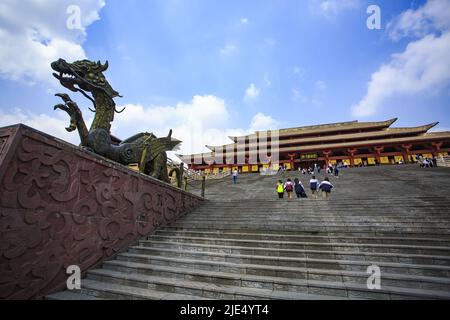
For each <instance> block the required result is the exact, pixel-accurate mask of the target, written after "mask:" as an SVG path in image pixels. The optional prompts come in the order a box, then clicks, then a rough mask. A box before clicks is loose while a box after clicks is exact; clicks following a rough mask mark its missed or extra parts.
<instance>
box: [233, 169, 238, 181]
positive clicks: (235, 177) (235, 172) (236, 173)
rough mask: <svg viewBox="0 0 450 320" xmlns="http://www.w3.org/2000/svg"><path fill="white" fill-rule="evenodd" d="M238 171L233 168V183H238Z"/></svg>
mask: <svg viewBox="0 0 450 320" xmlns="http://www.w3.org/2000/svg"><path fill="white" fill-rule="evenodd" d="M237 177H238V171H237V170H236V169H234V170H233V184H236V183H237Z"/></svg>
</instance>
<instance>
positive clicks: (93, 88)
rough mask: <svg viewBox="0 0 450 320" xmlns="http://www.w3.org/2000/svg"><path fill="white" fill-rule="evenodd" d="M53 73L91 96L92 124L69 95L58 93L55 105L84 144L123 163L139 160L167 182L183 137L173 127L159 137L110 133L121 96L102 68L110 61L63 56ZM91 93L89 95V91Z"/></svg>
mask: <svg viewBox="0 0 450 320" xmlns="http://www.w3.org/2000/svg"><path fill="white" fill-rule="evenodd" d="M51 67H52V69H53V70H54V71H55V73H53V76H54V77H55V78H56V79H58V80H59V82H60V83H61V85H63V86H64V87H65V88H67V89H69V90H70V91H73V92H80V93H81V94H83V95H84V96H85V97H86V98H87V99H89V100H91V102H92V104H93V109H90V110H91V111H92V112H94V113H95V116H94V120H93V122H92V125H91V127H90V128H89V130H88V128H87V126H86V124H85V122H84V119H83V114H82V112H81V110H80V108H79V107H78V105H77V103H76V102H74V101H73V100H72V99H71V98H70V97H69V95H67V94H65V93H58V94H56V96H58V97H60V98H61V99H62V100H63V102H64V104H57V105H55V106H54V109H55V110H56V109H60V110H63V111H65V112H67V113H68V114H69V116H70V125H69V126H68V127H67V128H66V130H67V131H69V132H72V131H75V130H78V134H79V135H80V141H81V146H82V147H85V148H87V149H88V150H90V151H92V152H95V153H97V154H99V155H101V156H104V157H106V158H109V159H111V160H113V161H116V162H119V163H121V164H125V165H128V164H133V163H138V164H139V170H140V171H141V172H143V173H145V174H148V175H150V176H152V177H154V178H157V179H160V180H163V181H166V182H168V181H169V178H168V174H167V168H166V165H167V154H166V151H169V150H173V149H174V148H175V147H176V146H177V145H178V144H179V143H181V141H179V140H177V139H174V138H172V130H170V132H169V134H168V136H167V137H163V138H157V137H156V136H155V135H154V134H152V133H148V132H143V133H138V134H136V135H134V136H132V137H130V138H128V139H125V140H123V141H120V140H119V139H117V138H115V137H113V136H112V135H111V123H112V122H113V120H114V115H115V113H120V112H123V110H121V111H118V110H117V108H116V104H115V102H114V98H116V97H121V96H120V95H119V93H118V92H117V91H115V90H114V89H113V88H112V87H111V85H110V84H109V83H108V81H107V80H106V78H105V76H104V75H103V72H104V71H106V70H107V69H108V62H106V63H105V64H101V63H100V61H98V62H93V61H90V60H79V61H75V62H73V63H68V62H66V61H65V60H63V59H59V60H57V61H54V62H52V64H51ZM89 94H90V95H89Z"/></svg>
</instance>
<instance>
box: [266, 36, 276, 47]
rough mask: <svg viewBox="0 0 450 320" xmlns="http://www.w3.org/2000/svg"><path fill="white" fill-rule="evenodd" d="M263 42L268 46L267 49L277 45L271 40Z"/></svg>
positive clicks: (267, 39)
mask: <svg viewBox="0 0 450 320" xmlns="http://www.w3.org/2000/svg"><path fill="white" fill-rule="evenodd" d="M264 42H265V43H266V45H268V46H269V47H273V46H275V45H276V44H277V42H276V41H275V39H273V38H266V39H265V40H264Z"/></svg>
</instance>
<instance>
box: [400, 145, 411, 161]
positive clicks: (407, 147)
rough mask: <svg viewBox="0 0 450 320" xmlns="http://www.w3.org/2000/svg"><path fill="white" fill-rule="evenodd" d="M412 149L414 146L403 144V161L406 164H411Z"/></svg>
mask: <svg viewBox="0 0 450 320" xmlns="http://www.w3.org/2000/svg"><path fill="white" fill-rule="evenodd" d="M411 148H412V144H402V149H403V151H402V156H403V161H405V163H409V162H410V161H409V156H410V155H411V151H410V150H411Z"/></svg>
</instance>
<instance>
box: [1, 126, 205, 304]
mask: <svg viewBox="0 0 450 320" xmlns="http://www.w3.org/2000/svg"><path fill="white" fill-rule="evenodd" d="M202 201H203V199H202V198H200V197H198V196H195V195H193V194H190V193H187V192H185V191H183V190H181V189H177V188H175V187H173V186H171V185H168V184H166V183H163V182H160V181H158V180H156V179H153V178H151V177H149V176H146V175H143V174H140V173H138V172H134V171H132V170H130V169H128V168H127V167H125V166H122V165H120V164H117V163H115V162H112V161H110V160H108V159H105V158H102V157H99V156H98V155H95V154H93V153H90V152H87V151H84V150H82V149H80V148H79V147H76V146H73V145H71V144H69V143H66V142H64V141H61V140H59V139H56V138H54V137H52V136H49V135H47V134H44V133H42V132H39V131H36V130H34V129H32V128H29V127H26V126H24V125H15V126H10V127H5V128H0V299H29V298H39V297H42V296H43V295H45V294H48V293H51V292H54V291H57V290H62V289H65V286H66V280H67V278H68V275H67V274H66V269H67V267H68V266H69V265H77V266H79V267H80V268H81V271H82V272H83V271H85V270H87V269H89V268H92V267H95V266H97V265H99V264H100V263H101V262H102V261H104V260H105V259H108V258H110V257H112V256H113V255H114V254H116V253H117V252H119V251H121V250H124V249H126V248H127V247H128V246H130V245H131V244H133V243H134V242H136V241H137V240H138V239H139V238H141V237H142V236H145V235H147V234H149V233H151V232H152V231H153V230H155V228H156V227H157V226H160V225H165V224H167V223H168V222H170V221H173V220H176V219H178V218H180V217H181V216H183V215H185V214H186V213H188V212H190V211H191V210H193V209H194V208H195V207H197V206H199V205H200V204H201V202H202Z"/></svg>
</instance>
